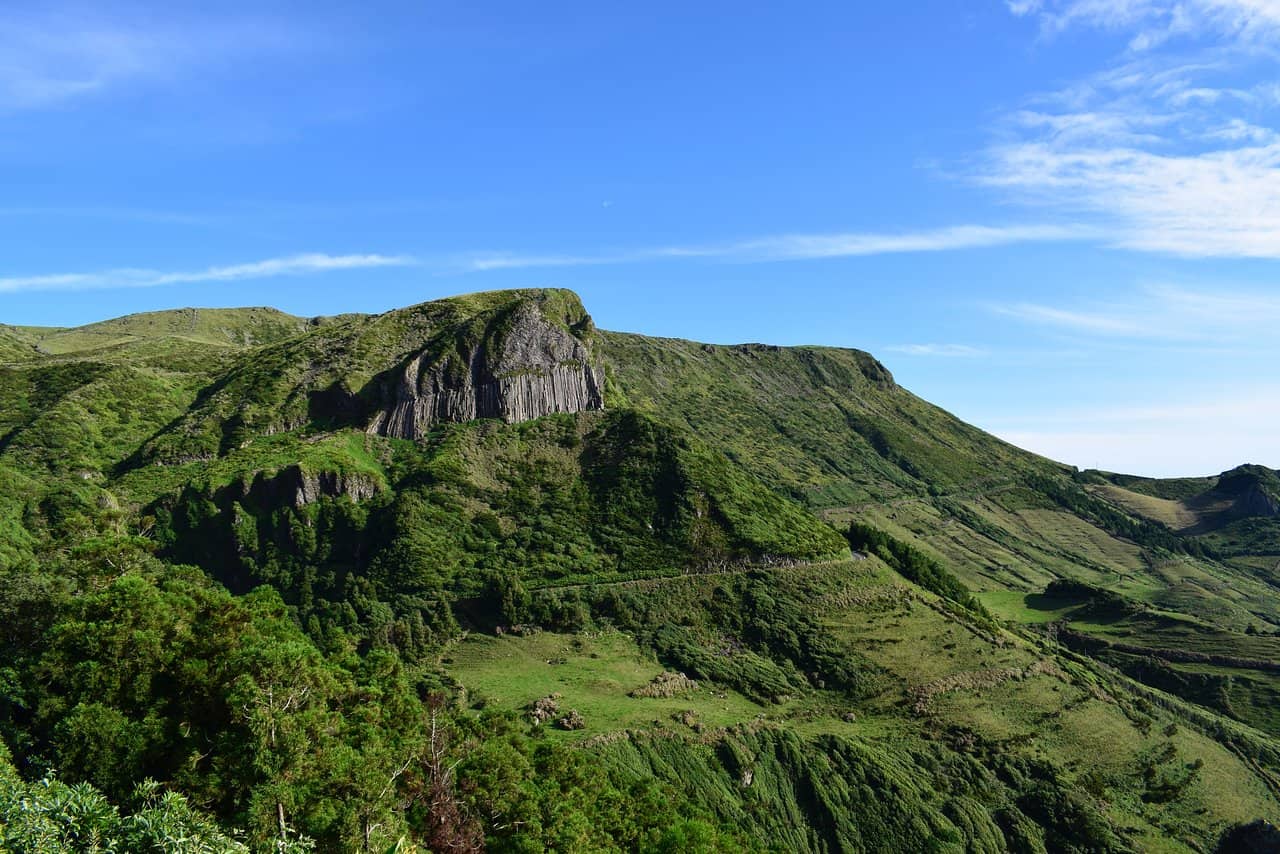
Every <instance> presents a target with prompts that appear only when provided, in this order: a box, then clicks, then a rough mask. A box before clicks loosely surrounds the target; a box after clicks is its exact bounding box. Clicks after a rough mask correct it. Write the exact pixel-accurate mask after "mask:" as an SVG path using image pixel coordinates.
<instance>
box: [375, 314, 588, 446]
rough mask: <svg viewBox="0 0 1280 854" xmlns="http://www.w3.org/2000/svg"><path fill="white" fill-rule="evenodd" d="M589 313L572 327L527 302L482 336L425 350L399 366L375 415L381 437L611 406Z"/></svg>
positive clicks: (410, 436) (412, 435) (414, 435)
mask: <svg viewBox="0 0 1280 854" xmlns="http://www.w3.org/2000/svg"><path fill="white" fill-rule="evenodd" d="M591 329H592V327H591V320H590V318H589V317H587V316H586V315H585V314H583V315H582V317H581V318H580V319H579V320H578V322H577V323H576V324H574V325H572V326H566V325H561V324H560V323H557V322H555V321H554V320H551V319H548V318H547V317H546V316H544V314H543V313H542V311H541V310H540V309H539V307H538V305H537V304H536V303H533V302H526V303H522V304H521V305H520V306H518V307H517V308H515V309H514V310H513V311H512V312H511V313H510V314H508V315H505V316H503V317H502V318H501V320H500V322H495V326H494V327H493V328H488V329H486V330H485V334H484V335H482V336H480V337H479V338H478V339H477V340H475V341H471V342H468V341H465V340H461V339H460V340H459V342H458V343H457V344H456V346H454V347H452V348H451V349H450V350H449V351H447V352H445V353H441V354H436V353H433V352H431V351H430V350H424V351H423V352H420V353H418V354H416V355H415V356H413V357H412V358H411V359H410V360H409V361H408V362H407V363H406V364H405V365H404V367H403V369H402V370H401V371H400V372H399V375H398V377H397V379H396V382H395V383H394V387H393V388H392V389H390V390H389V392H388V393H387V394H385V395H384V403H383V406H382V407H381V409H380V410H379V411H378V413H377V414H376V415H375V416H374V418H373V420H372V421H371V422H370V424H369V427H368V431H369V432H370V433H376V434H378V435H381V436H394V437H398V438H403V439H418V438H421V437H422V436H424V435H425V434H426V432H427V431H428V430H429V429H430V428H431V426H432V425H434V424H437V423H440V422H461V421H471V420H474V419H476V418H500V419H502V420H503V421H506V422H507V423H509V424H514V423H517V422H520V421H529V420H532V419H534V418H540V417H542V416H543V415H550V414H552V413H557V412H584V411H589V410H597V409H603V408H604V389H603V376H602V372H601V370H600V368H599V366H598V364H597V362H596V359H595V357H594V354H593V352H592V348H591V345H590V343H589V341H588V336H589V333H590V331H591Z"/></svg>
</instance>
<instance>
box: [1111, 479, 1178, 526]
mask: <svg viewBox="0 0 1280 854" xmlns="http://www.w3.org/2000/svg"><path fill="white" fill-rule="evenodd" d="M1091 491H1094V492H1095V494H1101V495H1102V497H1104V498H1106V499H1107V500H1108V501H1110V502H1112V503H1113V504H1117V505H1119V506H1121V507H1123V508H1124V509H1125V510H1128V511H1129V512H1131V513H1133V514H1134V515H1137V516H1145V517H1146V518H1148V519H1154V520H1155V521H1157V522H1159V523H1161V524H1163V525H1167V526H1168V527H1170V528H1172V529H1173V530H1175V531H1181V530H1186V529H1188V528H1194V527H1195V526H1196V525H1198V524H1199V523H1200V520H1201V517H1200V514H1199V513H1196V512H1195V511H1194V510H1192V509H1190V508H1189V507H1187V506H1186V504H1184V503H1183V502H1181V501H1175V500H1173V499H1169V498H1159V497H1157V496H1154V495H1144V494H1143V493H1141V492H1132V491H1130V490H1128V489H1125V488H1124V487H1120V486H1113V485H1111V484H1105V485H1098V486H1094V487H1092V488H1091Z"/></svg>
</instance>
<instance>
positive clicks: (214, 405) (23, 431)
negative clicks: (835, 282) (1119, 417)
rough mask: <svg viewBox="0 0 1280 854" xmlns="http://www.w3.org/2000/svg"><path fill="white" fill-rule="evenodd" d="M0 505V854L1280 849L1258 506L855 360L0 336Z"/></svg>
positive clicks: (440, 323)
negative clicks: (972, 407)
mask: <svg viewBox="0 0 1280 854" xmlns="http://www.w3.org/2000/svg"><path fill="white" fill-rule="evenodd" d="M0 487H3V488H0V574H2V575H3V578H0V582H3V583H0V684H2V685H3V686H4V688H3V691H0V705H2V708H0V738H2V739H3V743H4V745H5V746H6V747H7V755H5V756H4V757H3V762H0V848H5V847H8V848H10V849H15V850H23V849H24V848H25V849H26V850H49V851H58V850H66V851H74V850H83V849H84V847H85V845H86V844H87V843H86V842H85V840H88V839H90V838H92V837H93V835H94V834H95V833H96V834H98V838H100V839H104V840H109V841H110V844H111V845H114V846H115V848H116V849H117V850H143V848H142V847H139V846H145V845H148V844H152V843H151V842H149V841H147V840H150V839H152V838H153V837H151V836H146V834H147V833H152V834H153V835H154V832H155V831H154V828H156V827H164V828H169V829H170V830H171V831H172V833H173V834H178V835H182V834H186V835H187V837H188V838H190V839H197V838H198V839H204V840H207V843H206V847H205V848H203V849H201V850H244V848H245V847H247V848H248V849H249V850H255V851H256V850H261V851H268V850H271V851H283V850H290V851H293V850H298V851H301V850H308V847H309V846H314V848H315V849H316V850H323V851H352V850H356V851H359V850H363V851H369V850H378V851H391V850H397V851H409V850H414V849H415V847H416V849H417V850H433V851H475V850H481V849H482V848H487V849H492V850H496V851H508V850H509V851H544V850H555V851H598V850H643V851H670V852H675V851H726V852H728V851H734V852H736V851H742V850H758V851H788V852H790V851H954V852H962V851H990V852H998V851H1025V852H1042V851H1080V852H1084V851H1177V852H1187V851H1197V852H1203V851H1213V850H1215V849H1217V847H1218V844H1219V839H1220V838H1223V835H1224V834H1226V833H1228V832H1230V831H1231V830H1232V828H1236V829H1237V831H1238V832H1239V833H1240V834H1245V833H1246V831H1245V830H1242V829H1241V828H1244V827H1245V826H1249V827H1248V829H1247V833H1248V834H1254V835H1255V836H1258V837H1260V838H1261V837H1265V836H1266V834H1267V833H1269V832H1271V831H1272V830H1274V828H1272V829H1270V830H1269V829H1268V828H1269V825H1266V824H1256V825H1253V824H1251V823H1253V822H1256V821H1258V820H1261V821H1263V822H1276V821H1280V715H1278V714H1277V713H1276V711H1275V710H1276V708H1277V701H1280V596H1277V585H1278V584H1280V574H1278V573H1277V567H1278V566H1280V529H1278V528H1277V527H1276V518H1277V515H1278V514H1277V508H1278V507H1280V504H1277V497H1278V496H1280V478H1278V477H1277V475H1276V473H1275V472H1273V471H1270V470H1268V469H1264V468H1262V467H1257V466H1245V467H1242V468H1240V469H1237V470H1234V471H1233V472H1228V473H1224V474H1223V475H1222V476H1221V477H1219V478H1212V479H1186V480H1180V481H1151V480H1147V479H1142V478H1131V477H1124V476H1121V475H1112V474H1106V473H1099V472H1078V471H1076V470H1074V469H1072V468H1070V467H1066V466H1062V465H1060V464H1057V463H1054V462H1052V461H1050V460H1046V459H1044V458H1041V457H1038V456H1036V455H1033V454H1030V453H1027V452H1025V451H1022V450H1020V449H1017V448H1015V447H1013V446H1011V445H1008V444H1007V443H1004V442H1002V441H1000V440H998V439H996V438H995V437H993V436H990V435H989V434H986V433H984V432H982V431H981V430H978V429H977V428H974V427H972V426H970V425H967V424H964V423H963V422H961V421H959V420H957V419H956V418H954V417H953V416H951V415H949V414H948V413H946V412H944V411H942V410H940V409H938V408H937V407H934V406H932V405H930V404H928V403H927V402H925V401H923V400H920V399H919V398H917V397H915V396H913V395H912V394H911V393H910V392H908V391H906V390H905V389H903V388H901V387H900V386H899V385H897V383H896V382H895V380H894V379H893V377H892V376H891V375H890V374H889V372H888V371H887V370H885V368H884V367H883V366H882V365H881V364H880V363H879V362H878V361H876V360H875V358H874V357H872V356H871V355H869V354H867V353H863V352H860V351H853V350H838V349H832V348H818V347H799V348H781V347H771V346H766V345H755V344H753V345H742V346H712V345H706V344H699V343H695V342H690V341H678V340H672V339H657V338H649V337H644V336H639V335H630V334H620V333H612V332H605V331H601V330H598V329H596V328H595V326H594V324H593V323H592V321H591V318H590V316H589V314H588V313H587V309H586V308H585V307H584V306H583V305H582V304H581V302H580V301H579V300H578V298H577V296H576V295H575V294H572V293H571V292H568V291H560V290H525V291H504V292H494V293H485V294H474V295H468V296H465V297H457V298H454V299H449V300H441V301H437V302H432V303H426V304H423V305H419V306H413V307H409V308H406V309H401V310H397V311H392V312H387V313H385V314H381V315H376V316H358V315H349V316H343V317H340V318H332V319H324V320H303V319H299V318H293V317H290V316H288V315H284V314H281V313H279V312H275V311H273V310H270V309H243V310H204V309H201V310H193V309H184V310H180V311H174V312H159V313H154V314H148V315H136V316H131V317H126V318H120V319H117V320H112V321H105V322H103V323H98V324H93V325H91V326H87V327H80V328H78V329H57V330H53V329H50V330H37V329H29V328H16V327H3V328H0ZM145 781H152V782H145ZM76 798H78V799H79V800H75V799H76ZM80 804H89V805H91V807H82V806H79V805H80ZM166 832H169V831H166ZM1233 838H1234V837H1233ZM139 840H142V841H139ZM193 844H194V843H193ZM1227 844H1228V845H1231V844H1234V843H1227ZM237 846H241V847H239V848H237ZM104 847H105V845H104ZM192 850H195V849H194V848H193V849H192ZM1222 850H1239V849H1238V848H1237V849H1231V848H1230V847H1227V848H1223V849H1222ZM1259 850H1263V849H1259Z"/></svg>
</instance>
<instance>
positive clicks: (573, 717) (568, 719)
mask: <svg viewBox="0 0 1280 854" xmlns="http://www.w3.org/2000/svg"><path fill="white" fill-rule="evenodd" d="M556 726H558V727H560V729H569V730H573V729H586V728H587V721H586V719H585V718H583V717H582V713H581V712H579V711H578V710H577V709H570V710H569V711H568V712H567V713H565V716H564V717H562V718H561V719H560V720H558V721H556Z"/></svg>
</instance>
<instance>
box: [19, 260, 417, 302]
mask: <svg viewBox="0 0 1280 854" xmlns="http://www.w3.org/2000/svg"><path fill="white" fill-rule="evenodd" d="M412 263H414V262H413V260H412V259H410V258H407V257H404V256H397V255H324V254H307V255H291V256H288V257H282V258H268V259H266V260H264V261H254V262H251V263H247V264H232V265H228V266H221V267H206V268H205V269H203V270H188V271H178V272H164V271H160V270H144V269H128V268H126V269H115V270H104V271H100V272H95V273H51V274H41V275H33V276H10V277H7V278H0V293H16V292H19V291H71V290H88V289H98V288H152V287H160V286H163V285H182V284H200V283H206V282H234V281H240V280H244V279H266V278H274V277H278V276H299V275H305V274H310V273H325V272H331V271H335V270H358V269H368V268H371V267H392V266H404V265H407V264H412Z"/></svg>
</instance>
